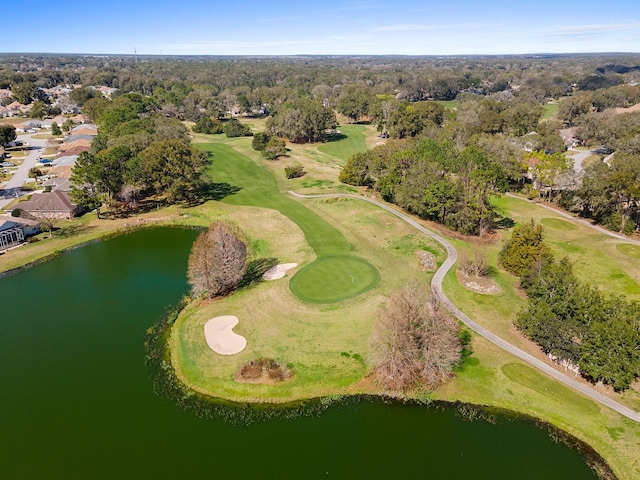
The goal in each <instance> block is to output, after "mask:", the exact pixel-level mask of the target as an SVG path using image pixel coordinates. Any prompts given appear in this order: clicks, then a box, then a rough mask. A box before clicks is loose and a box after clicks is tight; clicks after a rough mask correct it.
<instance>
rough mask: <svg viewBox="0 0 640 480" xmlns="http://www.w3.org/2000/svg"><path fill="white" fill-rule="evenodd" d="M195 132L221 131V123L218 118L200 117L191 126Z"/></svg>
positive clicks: (208, 133)
mask: <svg viewBox="0 0 640 480" xmlns="http://www.w3.org/2000/svg"><path fill="white" fill-rule="evenodd" d="M191 130H193V131H194V132H195V133H206V134H207V135H212V134H215V133H222V131H223V125H222V122H221V121H220V120H213V119H211V118H210V117H204V118H201V119H200V120H198V121H197V122H196V124H195V125H194V126H193V127H191Z"/></svg>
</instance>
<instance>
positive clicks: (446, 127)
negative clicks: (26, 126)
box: [0, 54, 640, 235]
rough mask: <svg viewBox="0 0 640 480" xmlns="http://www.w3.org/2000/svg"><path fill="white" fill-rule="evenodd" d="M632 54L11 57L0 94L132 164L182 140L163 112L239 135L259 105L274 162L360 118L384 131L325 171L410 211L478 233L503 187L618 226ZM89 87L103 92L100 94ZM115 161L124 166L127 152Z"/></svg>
mask: <svg viewBox="0 0 640 480" xmlns="http://www.w3.org/2000/svg"><path fill="white" fill-rule="evenodd" d="M639 65H640V57H638V56H637V55H631V54H626V55H625V54H619V55H613V54H611V55H598V54H591V55H537V56H468V57H408V56H371V57H365V56H361V57H355V56H354V57H346V56H345V57H342V56H296V57H254V58H252V57H198V56H185V57H160V56H90V55H83V56H78V55H35V54H30V55H26V54H25V55H19V54H15V55H4V56H1V57H0V89H8V90H10V91H11V97H7V98H4V99H2V103H3V104H8V103H10V102H13V101H18V102H21V103H23V104H31V105H32V110H31V115H32V116H37V117H45V116H52V115H55V114H57V113H59V111H60V109H61V108H62V109H64V108H65V107H69V105H72V106H77V108H78V109H81V111H82V113H83V114H84V115H85V116H86V117H87V118H88V120H89V121H93V122H96V123H98V124H99V126H100V136H99V138H98V139H97V140H96V146H95V148H94V149H93V154H94V155H95V154H98V153H99V151H100V150H104V149H107V148H111V149H113V148H114V147H115V146H122V147H124V146H126V147H128V148H129V149H130V153H127V154H126V156H131V158H134V157H135V158H136V159H137V160H136V162H137V163H140V162H139V160H140V158H144V157H145V155H142V156H141V157H140V156H138V153H139V152H142V150H143V149H145V148H149V147H151V144H152V143H153V142H155V141H160V140H162V141H169V140H171V141H173V140H175V138H173V137H172V138H167V135H168V134H167V132H168V131H169V130H171V128H170V127H169V126H168V125H175V128H176V131H177V132H182V133H181V134H177V133H176V134H175V136H182V137H183V138H186V132H184V131H182V130H181V127H178V126H177V124H176V123H171V121H172V120H175V121H176V122H177V121H185V120H186V121H192V122H195V123H196V125H195V127H194V131H199V132H206V133H217V132H223V131H224V132H225V133H227V135H228V136H241V135H247V134H250V132H249V131H247V130H246V129H243V127H242V124H241V123H240V122H237V121H236V119H237V118H241V117H242V116H267V117H269V119H268V122H267V130H266V131H265V132H264V134H265V135H266V136H267V137H263V138H270V139H272V145H271V146H270V147H269V149H268V150H264V149H262V150H261V151H263V152H265V151H266V152H268V153H267V156H268V157H271V158H274V157H277V154H278V153H279V152H282V151H283V148H282V143H281V142H282V141H285V140H286V141H289V142H294V143H305V142H321V141H324V140H325V137H326V134H327V132H329V131H331V130H332V129H334V128H335V127H336V126H337V123H338V121H337V120H338V117H336V115H342V116H344V117H341V118H344V119H346V121H348V122H367V123H371V124H373V125H375V126H376V128H377V129H378V131H379V133H380V136H381V138H382V139H388V141H387V142H386V143H387V144H386V145H383V146H380V147H378V148H376V149H374V150H373V151H370V152H367V153H366V154H361V155H356V156H355V157H353V158H352V159H351V160H350V161H349V162H348V163H347V165H346V166H345V168H344V170H343V172H342V173H341V176H340V179H341V180H342V181H343V182H346V183H350V184H353V185H358V186H367V187H370V188H372V189H374V190H375V191H377V192H379V193H380V195H381V196H383V197H384V198H385V199H387V200H389V201H393V202H396V203H398V204H399V205H401V206H403V207H404V208H406V209H408V210H410V211H412V212H413V213H416V214H418V215H420V216H423V217H424V218H429V219H432V220H436V221H439V222H442V223H444V224H446V225H447V226H449V227H450V228H453V229H456V230H460V231H461V232H463V233H466V234H474V235H479V234H482V233H484V232H487V231H490V230H491V229H492V228H493V227H494V226H495V225H494V221H495V217H496V216H495V212H493V210H492V206H491V201H490V199H491V197H492V196H493V195H495V194H499V193H500V192H504V191H506V190H514V191H519V192H521V193H525V194H527V195H530V196H531V197H532V198H533V197H536V196H537V197H538V198H540V199H541V200H545V201H550V202H554V203H557V204H558V205H559V206H561V207H562V208H565V209H567V210H569V211H571V212H574V213H577V214H579V215H581V216H584V217H587V218H592V219H594V220H595V221H597V222H599V223H601V224H603V225H605V226H607V227H609V228H611V229H613V230H616V231H621V232H625V233H632V232H633V231H635V230H638V228H639V225H640V215H639V203H640V187H639V186H638V185H639V183H640V160H639V156H640V111H636V110H635V109H634V108H630V107H633V106H634V105H636V104H639V103H640V85H639V84H638V82H639V81H640V67H639ZM61 85H62V86H68V87H70V92H69V93H68V95H66V96H64V95H63V96H62V97H60V98H57V99H56V101H55V102H52V101H51V98H50V96H48V94H47V93H46V92H47V89H51V88H54V87H57V86H61ZM98 87H106V88H109V89H111V91H112V93H111V94H110V95H109V96H104V95H103V94H102V93H101V91H100V90H99V89H98ZM135 95H137V97H136V96H135ZM123 97H124V98H123ZM125 99H128V100H125ZM133 99H135V101H134V100H133ZM119 102H120V103H119ZM123 103H128V104H131V105H134V107H132V108H128V107H127V108H123V107H122V104H123ZM123 124H124V125H123ZM161 124H162V125H161ZM155 135H157V138H156V137H155ZM170 136H171V135H170ZM427 140H428V141H427ZM575 145H580V146H586V147H589V148H591V149H594V150H595V151H596V152H598V155H599V156H600V159H599V160H598V161H595V162H594V161H591V162H589V163H588V164H585V165H583V166H581V167H580V168H579V167H574V165H573V160H572V158H571V157H570V155H568V153H567V147H571V146H575ZM120 150H121V151H124V150H122V148H121V149H120ZM269 152H270V153H269ZM612 153H614V155H613V156H611V155H610V154H612ZM603 159H605V160H606V162H603V161H602V160H603ZM129 160H130V159H128V160H126V161H125V162H124V163H127V162H129V163H136V162H130V161H129ZM136 168H137V171H139V172H142V170H141V169H140V168H139V167H136ZM129 180H132V179H131V178H129ZM154 182H155V185H156V186H157V188H160V187H161V186H162V187H164V184H163V183H162V182H158V181H154ZM134 183H135V182H134ZM137 183H139V185H140V186H139V187H136V189H137V191H141V192H144V191H146V192H153V188H149V185H151V183H153V182H151V181H149V180H148V179H144V180H140V181H138V182H137ZM130 184H131V181H124V180H120V181H118V182H116V184H114V185H113V186H112V187H109V188H107V190H108V192H107V193H106V197H108V199H109V200H110V201H111V199H114V198H118V195H117V193H118V192H113V191H111V190H113V188H115V187H117V186H121V188H124V187H125V186H128V187H127V188H128V190H131V188H130V187H131V185H130ZM181 189H182V187H180V188H178V187H176V188H174V189H172V190H171V191H172V192H173V193H172V196H177V197H180V196H181V194H180V193H179V192H180V190H181ZM195 190H197V187H194V188H193V189H192V188H188V189H187V191H190V192H191V193H188V194H186V196H191V197H193V194H194V192H195Z"/></svg>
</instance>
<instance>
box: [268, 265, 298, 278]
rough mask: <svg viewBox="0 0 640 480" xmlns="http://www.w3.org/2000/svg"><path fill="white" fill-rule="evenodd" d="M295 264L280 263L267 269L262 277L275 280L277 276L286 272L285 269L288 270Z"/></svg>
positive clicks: (281, 275) (280, 276) (282, 275)
mask: <svg viewBox="0 0 640 480" xmlns="http://www.w3.org/2000/svg"><path fill="white" fill-rule="evenodd" d="M297 266H298V264H297V263H281V264H280V265H276V266H275V267H271V268H270V269H269V270H267V271H266V272H264V275H262V278H263V279H265V280H277V279H278V278H282V277H284V275H285V273H287V270H290V269H292V268H295V267H297Z"/></svg>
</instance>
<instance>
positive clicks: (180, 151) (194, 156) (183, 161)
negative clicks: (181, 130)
mask: <svg viewBox="0 0 640 480" xmlns="http://www.w3.org/2000/svg"><path fill="white" fill-rule="evenodd" d="M138 158H139V159H140V161H141V162H142V163H141V171H142V175H143V178H144V181H145V183H146V184H147V185H148V186H149V187H151V188H152V189H153V191H154V192H155V193H156V194H158V195H166V198H167V201H169V202H175V201H180V200H187V201H191V200H194V199H195V198H196V197H197V195H198V192H199V191H201V189H202V186H203V184H204V178H203V176H204V173H205V170H206V167H207V165H208V161H207V156H206V154H205V153H204V152H201V151H199V150H197V149H195V148H193V147H191V146H190V145H189V144H188V143H187V142H186V141H183V140H165V141H162V142H154V143H153V144H151V145H150V146H149V147H147V148H146V149H144V150H143V151H142V152H140V153H139V154H138Z"/></svg>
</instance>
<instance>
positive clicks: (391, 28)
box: [369, 23, 504, 32]
mask: <svg viewBox="0 0 640 480" xmlns="http://www.w3.org/2000/svg"><path fill="white" fill-rule="evenodd" d="M503 25H504V24H502V23H498V24H487V23H452V24H443V25H424V24H420V23H399V24H395V25H381V26H379V27H372V28H370V29H369V31H370V32H411V31H416V30H448V29H454V28H456V29H458V28H495V27H499V26H503Z"/></svg>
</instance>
